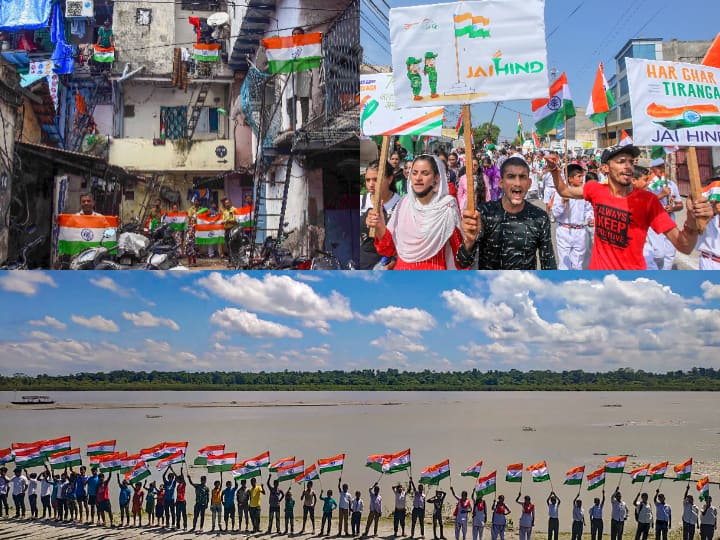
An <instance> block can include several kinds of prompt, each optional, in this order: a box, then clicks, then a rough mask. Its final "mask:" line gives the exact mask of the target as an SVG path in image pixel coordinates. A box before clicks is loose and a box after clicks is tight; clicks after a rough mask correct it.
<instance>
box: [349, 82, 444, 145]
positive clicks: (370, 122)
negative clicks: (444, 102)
mask: <svg viewBox="0 0 720 540" xmlns="http://www.w3.org/2000/svg"><path fill="white" fill-rule="evenodd" d="M443 114H444V109H443V107H416V108H412V109H408V108H405V109H396V108H395V89H394V87H393V75H392V73H375V74H372V75H360V131H361V132H362V134H363V135H432V136H436V137H439V136H440V135H442V124H443Z"/></svg>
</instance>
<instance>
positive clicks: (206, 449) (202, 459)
mask: <svg viewBox="0 0 720 540" xmlns="http://www.w3.org/2000/svg"><path fill="white" fill-rule="evenodd" d="M223 452H225V445H224V444H210V445H208V446H203V447H202V448H201V449H200V450H198V455H197V457H196V458H195V461H193V465H207V458H208V455H210V454H222V453H223Z"/></svg>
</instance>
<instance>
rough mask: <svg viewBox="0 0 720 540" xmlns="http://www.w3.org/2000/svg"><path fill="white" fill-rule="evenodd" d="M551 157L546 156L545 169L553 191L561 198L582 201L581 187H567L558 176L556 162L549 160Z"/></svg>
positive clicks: (558, 168) (558, 171) (558, 170)
mask: <svg viewBox="0 0 720 540" xmlns="http://www.w3.org/2000/svg"><path fill="white" fill-rule="evenodd" d="M551 157H552V156H548V159H547V164H546V165H545V169H546V170H547V171H548V172H549V173H550V175H551V176H552V179H553V184H555V190H556V191H557V192H558V194H559V195H560V196H561V197H564V198H566V199H582V198H583V188H582V186H577V187H576V186H568V185H567V184H566V183H565V180H563V179H562V177H561V176H560V167H559V166H558V163H557V161H556V160H554V159H551Z"/></svg>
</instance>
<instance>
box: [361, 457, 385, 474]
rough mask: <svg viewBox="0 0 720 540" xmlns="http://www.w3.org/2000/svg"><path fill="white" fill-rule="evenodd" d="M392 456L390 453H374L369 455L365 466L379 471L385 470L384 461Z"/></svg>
mask: <svg viewBox="0 0 720 540" xmlns="http://www.w3.org/2000/svg"><path fill="white" fill-rule="evenodd" d="M389 457H390V454H373V455H371V456H368V457H367V461H365V466H366V467H370V468H371V469H372V470H374V471H377V472H383V468H382V466H383V463H384V462H385V460H386V459H388V458H389Z"/></svg>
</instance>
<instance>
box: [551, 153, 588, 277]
mask: <svg viewBox="0 0 720 540" xmlns="http://www.w3.org/2000/svg"><path fill="white" fill-rule="evenodd" d="M567 171H568V184H569V185H571V186H582V185H583V180H584V178H585V170H584V169H583V168H582V167H580V165H574V164H572V165H568V167H567ZM550 211H551V214H552V216H553V217H554V218H555V222H556V223H557V229H556V230H555V240H556V244H557V255H558V270H582V269H583V266H584V264H585V254H586V250H587V233H586V230H585V226H586V225H588V224H590V225H592V224H593V222H594V213H593V208H592V205H591V204H590V203H589V202H588V201H584V200H581V199H565V198H563V197H560V196H559V195H555V198H554V201H553V204H552V207H551V209H550Z"/></svg>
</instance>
